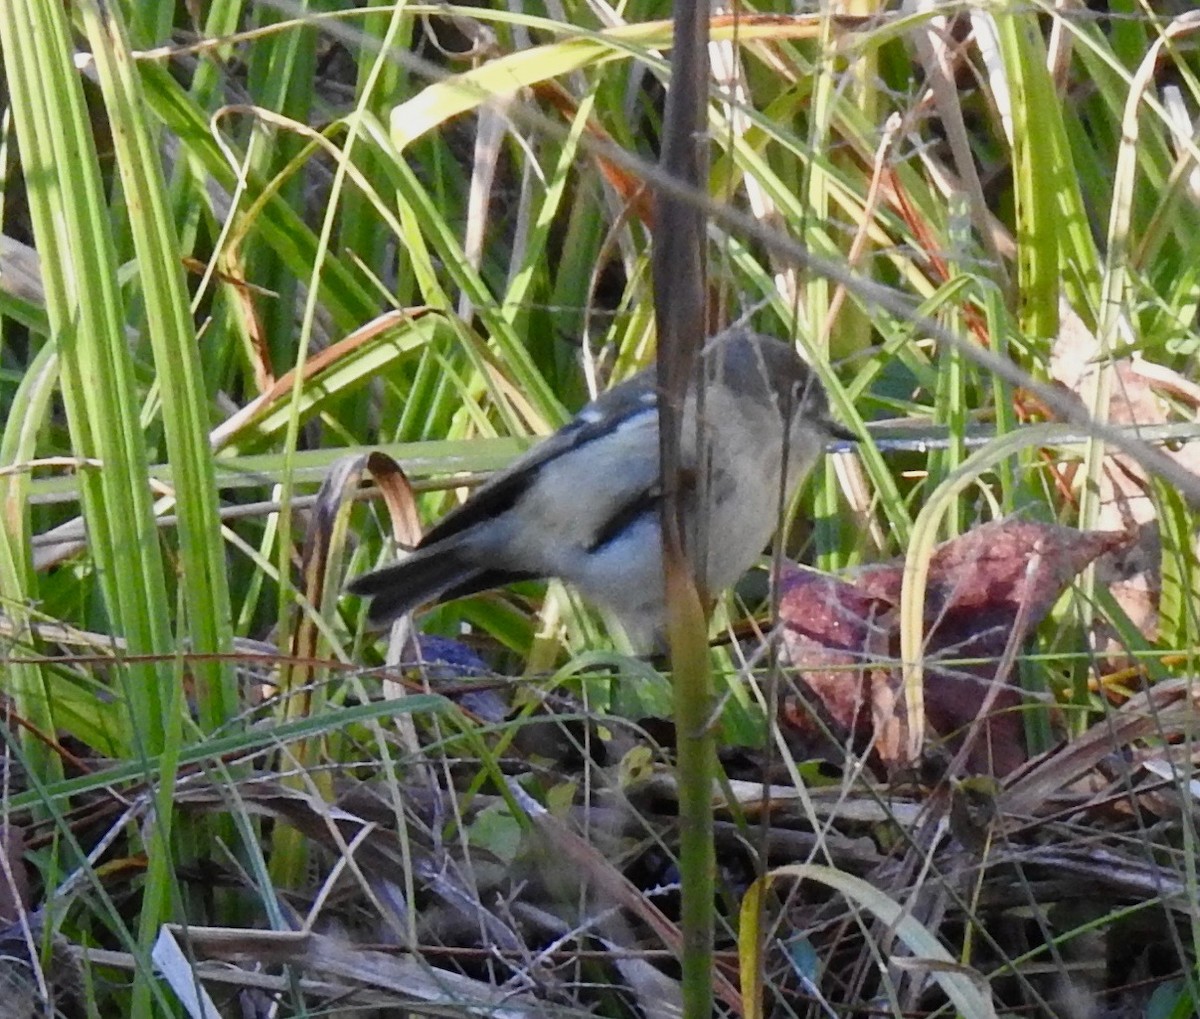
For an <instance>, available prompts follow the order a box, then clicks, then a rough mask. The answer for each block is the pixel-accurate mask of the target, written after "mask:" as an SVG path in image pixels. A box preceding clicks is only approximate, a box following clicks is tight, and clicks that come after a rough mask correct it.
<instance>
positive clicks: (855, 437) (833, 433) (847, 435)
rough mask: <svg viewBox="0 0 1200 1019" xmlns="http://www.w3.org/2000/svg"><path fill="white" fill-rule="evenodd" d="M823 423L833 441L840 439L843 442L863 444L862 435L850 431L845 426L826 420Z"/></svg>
mask: <svg viewBox="0 0 1200 1019" xmlns="http://www.w3.org/2000/svg"><path fill="white" fill-rule="evenodd" d="M822 423H823V424H824V426H825V431H826V432H828V433H829V437H830V438H832V439H839V440H841V441H842V442H862V436H861V435H859V434H858V433H857V432H852V431H850V429H849V428H846V427H845V426H844V425H839V424H838V423H837V422H836V421H830V420H828V419H826V420H825V421H824V422H822Z"/></svg>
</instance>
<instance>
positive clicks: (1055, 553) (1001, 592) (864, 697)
mask: <svg viewBox="0 0 1200 1019" xmlns="http://www.w3.org/2000/svg"><path fill="white" fill-rule="evenodd" d="M1128 540H1129V538H1128V536H1127V535H1125V534H1123V533H1114V532H1103V533H1090V534H1085V533H1081V532H1079V531H1075V530H1072V529H1070V528H1066V527H1060V526H1058V525H1055V524H1041V523H1038V522H1036V521H1030V520H1018V519H1008V520H1003V521H997V522H995V523H990V524H984V525H983V526H981V527H977V528H975V529H974V530H973V531H970V532H968V533H967V534H964V535H962V536H961V537H959V538H956V539H954V540H952V541H948V542H946V543H945V544H943V545H941V546H939V547H938V548H937V549H936V550H935V551H934V553H933V557H932V559H931V561H930V565H929V579H928V587H927V591H926V601H925V613H924V619H925V650H926V659H925V674H924V676H925V678H924V682H925V706H926V707H925V710H926V720H927V722H928V724H929V726H930V728H931V729H932V730H933V731H935V732H937V733H939V734H941V735H943V736H949V737H962V736H963V735H965V734H966V733H967V732H968V731H969V730H970V729H971V728H972V727H973V726H974V725H975V724H977V723H980V722H981V723H982V725H983V726H984V728H983V731H982V735H983V737H984V738H983V739H981V740H975V741H973V742H972V744H971V746H970V749H969V751H968V754H967V759H966V765H967V768H968V769H969V770H971V771H976V772H983V771H991V772H993V773H995V774H998V775H1003V774H1007V773H1008V772H1009V771H1011V770H1013V768H1015V767H1017V766H1018V765H1020V764H1021V763H1022V762H1023V761H1024V760H1025V746H1024V726H1023V723H1022V721H1021V716H1020V712H1019V710H1018V709H1019V707H1020V703H1021V699H1020V692H1019V691H1018V690H1017V688H1016V687H1015V686H1012V685H1011V682H1010V679H1011V677H1010V676H1008V675H1006V674H1005V675H999V676H998V675H997V667H998V666H999V665H1000V664H1001V663H1002V659H1003V657H1004V654H1005V650H1006V648H1008V647H1009V644H1010V641H1011V642H1013V646H1014V647H1016V648H1020V646H1021V645H1022V644H1023V643H1024V641H1025V639H1026V637H1027V636H1028V634H1029V633H1030V632H1031V631H1032V630H1033V629H1034V628H1036V627H1037V625H1038V624H1039V623H1040V622H1041V621H1042V619H1043V618H1045V616H1046V614H1047V613H1048V612H1049V611H1050V609H1051V607H1052V606H1053V605H1054V603H1055V601H1057V599H1058V598H1059V596H1060V595H1061V594H1062V592H1063V591H1064V590H1065V589H1066V587H1067V585H1068V584H1070V582H1071V580H1072V579H1073V578H1074V577H1075V575H1076V574H1078V573H1079V571H1080V570H1082V569H1083V568H1084V567H1085V566H1087V564H1088V563H1090V562H1091V561H1092V560H1094V559H1095V558H1097V557H1098V556H1100V555H1103V554H1104V553H1106V552H1110V551H1112V550H1114V549H1117V548H1120V547H1121V546H1123V545H1124V544H1126V543H1127V542H1128ZM903 581H904V561H903V560H902V559H897V560H893V561H892V562H890V563H883V564H880V565H878V566H872V567H869V568H868V569H866V570H864V571H862V572H861V573H860V574H859V575H858V576H857V577H856V578H854V579H853V580H835V579H832V578H824V577H819V576H818V575H816V574H811V573H807V572H801V571H799V570H794V571H790V572H789V573H788V574H787V575H786V576H785V577H784V579H783V596H782V599H781V603H780V617H781V619H782V621H783V624H784V648H785V650H786V653H787V655H788V656H789V658H790V660H791V663H792V664H793V666H794V667H795V668H796V671H797V676H798V677H799V678H800V679H801V680H802V683H803V685H804V686H805V687H807V688H808V690H809V691H810V692H811V695H812V698H810V699H815V701H816V703H817V705H818V709H819V715H820V716H821V717H822V718H824V720H825V721H827V722H831V723H833V725H834V726H835V727H836V729H838V730H840V731H841V732H843V733H847V734H850V735H852V736H853V737H855V738H856V741H857V742H858V743H859V744H860V745H861V744H862V743H863V742H865V741H866V740H867V739H873V740H874V749H875V751H876V753H877V754H878V755H879V757H880V759H881V760H882V761H883V762H884V763H885V764H890V763H894V762H895V760H896V756H895V754H894V751H895V750H897V749H898V740H897V732H898V729H899V728H900V727H902V726H903V718H902V715H901V714H900V713H901V712H902V711H903V698H902V697H901V696H900V695H899V690H900V670H899V667H898V658H899V648H900V635H899V629H898V626H897V619H896V614H895V612H894V611H893V609H894V607H895V606H897V605H899V602H900V591H901V587H902V585H903ZM962 659H978V660H979V661H977V662H964V661H957V660H962ZM997 679H998V680H999V681H1000V682H1002V683H1003V684H1004V685H1003V686H1002V687H1001V688H1000V689H999V690H998V691H996V692H995V693H994V694H992V695H991V699H990V703H987V702H985V698H988V696H989V694H988V691H989V689H990V687H991V685H992V683H993V681H995V680H997ZM985 707H986V708H987V711H986V715H987V717H986V718H983V719H981V718H980V716H981V714H982V713H983V709H984V708H985ZM789 710H791V713H792V718H791V719H789V720H792V721H793V724H794V726H796V727H798V728H799V729H800V730H801V731H802V732H809V731H810V730H811V728H812V726H811V722H806V721H803V720H802V719H801V718H799V717H796V716H797V713H796V711H795V705H794V703H793V704H790V705H789ZM955 742H956V743H957V742H960V740H959V739H956V740H955Z"/></svg>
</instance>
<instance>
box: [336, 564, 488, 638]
mask: <svg viewBox="0 0 1200 1019" xmlns="http://www.w3.org/2000/svg"><path fill="white" fill-rule="evenodd" d="M483 572H484V571H483V570H481V569H480V568H479V567H478V566H477V565H475V564H474V563H472V562H469V561H468V560H467V558H466V557H465V556H464V555H463V552H462V550H461V549H459V548H457V547H456V546H455V545H440V546H439V545H433V546H430V547H429V548H426V549H421V550H419V551H417V552H413V553H412V554H411V555H409V556H406V557H405V558H404V559H401V560H400V561H399V562H398V563H393V564H392V565H391V566H385V567H383V569H380V570H375V571H374V572H372V573H364V574H363V575H362V576H361V577H355V578H354V579H353V580H352V581H350V583H349V584H347V585H346V590H348V591H349V592H350V593H351V594H357V595H360V596H362V597H364V598H370V599H371V604H370V606H369V607H368V609H367V623H368V625H370V626H386V625H387V624H388V623H390V622H392V621H393V620H394V619H398V618H399V617H400V616H402V615H404V614H405V613H406V612H411V611H412V610H413V609H416V608H419V607H420V606H421V605H424V604H426V603H428V602H434V601H438V600H440V599H442V598H444V597H447V596H451V597H455V596H458V595H459V594H463V593H467V592H469V591H472V590H477V589H478V586H477V585H478V581H479V578H480V577H481V576H482V575H483Z"/></svg>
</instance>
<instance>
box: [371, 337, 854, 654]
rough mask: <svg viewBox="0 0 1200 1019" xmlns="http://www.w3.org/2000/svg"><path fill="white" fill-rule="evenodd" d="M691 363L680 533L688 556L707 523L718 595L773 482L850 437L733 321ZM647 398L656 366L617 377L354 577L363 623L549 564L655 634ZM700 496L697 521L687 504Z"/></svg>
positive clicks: (754, 537) (798, 370)
mask: <svg viewBox="0 0 1200 1019" xmlns="http://www.w3.org/2000/svg"><path fill="white" fill-rule="evenodd" d="M701 365H702V370H703V372H704V378H705V389H704V400H703V408H704V411H703V429H704V431H703V434H704V439H705V460H706V463H705V464H701V463H700V462H699V453H698V449H697V446H698V442H697V439H698V437H699V434H700V430H699V428H698V427H697V400H696V391H695V390H696V387H695V386H694V385H693V387H692V389H691V390H690V391H689V393H688V394H687V398H686V402H685V404H684V409H683V422H682V427H681V443H680V446H681V449H680V455H681V462H682V465H683V468H684V476H685V479H690V482H689V483H688V484H686V486H685V490H684V493H683V499H684V505H685V533H684V541H685V543H686V545H687V548H688V549H689V555H690V556H691V557H692V560H693V562H694V561H696V559H697V556H696V554H695V552H694V551H692V550H693V549H694V548H695V545H696V536H697V534H698V533H699V534H701V535H707V541H706V545H707V548H706V549H705V551H704V554H703V555H702V556H701V557H700V558H701V559H702V560H703V562H704V569H703V571H702V572H701V573H700V580H701V581H702V583H703V585H704V588H705V589H706V590H707V591H709V592H710V593H712V594H713V595H716V594H718V593H720V592H721V591H723V590H725V588H727V587H729V586H730V585H732V584H733V583H734V582H735V581H736V580H737V579H738V578H739V577H740V576H741V575H742V574H743V573H744V572H745V571H746V570H747V569H749V567H750V566H751V565H753V563H754V561H755V559H756V558H757V557H758V556H759V555H760V554H761V553H762V551H763V549H764V548H765V547H766V545H767V543H768V542H769V541H770V539H771V535H772V534H773V533H774V531H775V527H776V524H777V521H778V516H779V506H780V497H781V490H782V497H783V500H784V502H785V503H786V501H787V500H789V499H790V498H791V496H792V495H793V494H794V493H795V491H796V489H797V488H798V487H799V486H800V484H801V482H802V481H803V480H804V478H805V476H806V475H807V474H808V472H809V470H811V468H812V466H813V465H814V464H815V463H816V462H817V459H818V458H819V457H820V455H821V453H822V451H823V450H824V448H825V446H826V444H827V443H828V442H829V441H830V440H831V439H834V438H840V439H847V440H850V441H853V440H854V439H855V438H856V436H854V435H853V433H851V432H848V431H846V430H845V429H843V428H841V427H839V426H838V425H836V424H835V423H834V422H832V421H831V420H830V418H829V404H828V400H827V398H826V395H825V391H824V389H823V388H822V386H821V384H820V382H819V381H818V380H817V378H816V377H815V376H814V375H812V374H811V373H810V371H809V370H808V368H807V367H806V366H805V364H804V362H803V361H801V360H800V358H799V356H798V355H797V354H796V352H795V350H793V349H792V348H791V347H790V346H788V345H787V344H785V343H781V342H780V341H779V340H774V339H770V338H768V337H765V336H759V335H756V334H755V333H752V332H749V331H747V330H745V329H740V328H735V329H730V330H728V331H726V332H724V333H722V334H720V335H719V336H717V337H715V338H713V339H712V340H710V341H709V343H708V344H707V345H706V347H705V349H704V351H703V353H702V355H701ZM658 399H659V397H658V390H657V380H656V375H655V371H654V369H653V368H650V369H647V370H645V371H643V372H640V373H639V374H637V375H635V376H634V377H633V378H631V379H629V380H628V381H627V382H624V383H622V384H621V385H619V386H616V387H615V388H613V389H611V390H610V391H609V392H607V393H605V394H604V395H602V396H600V397H599V398H598V399H596V400H594V401H593V402H592V403H589V404H588V405H587V406H586V407H584V408H583V410H581V411H580V412H579V413H578V414H577V415H576V416H575V418H574V419H573V420H571V421H570V422H569V423H568V424H566V425H565V426H564V427H563V428H561V429H560V430H559V431H558V432H556V433H555V434H554V435H552V436H551V437H550V438H548V439H546V440H545V441H544V442H542V443H540V444H539V445H537V446H535V447H534V448H533V449H531V450H529V451H528V452H527V453H525V454H524V455H522V456H520V457H518V458H517V459H516V460H515V461H514V462H513V463H512V464H511V465H510V466H509V467H508V468H507V469H505V470H503V471H501V472H500V473H499V474H497V475H496V476H495V477H493V478H491V479H490V480H489V481H488V482H487V483H486V484H484V485H482V486H481V487H480V488H479V489H478V490H476V491H475V492H474V493H473V494H472V495H471V496H470V498H468V499H467V501H466V502H464V503H463V504H462V505H461V506H459V507H458V508H457V509H454V510H451V511H450V512H449V513H448V514H446V516H444V517H443V518H442V519H441V521H440V522H439V523H438V524H437V525H436V526H434V527H433V529H432V530H430V531H429V533H428V534H426V535H425V537H424V538H423V539H422V540H421V542H420V544H419V545H417V547H416V548H415V549H414V550H413V551H412V553H411V554H409V555H407V556H405V557H404V558H403V559H401V560H400V561H399V562H396V563H394V564H392V565H391V566H385V567H384V568H383V569H380V570H376V571H375V572H374V573H368V574H365V575H363V576H361V577H358V578H356V579H355V580H353V581H352V582H351V583H350V585H349V590H350V591H351V593H353V594H358V595H363V596H366V597H370V598H371V599H372V601H371V605H370V609H369V611H368V621H369V622H370V623H371V624H375V625H381V624H384V623H387V622H390V621H391V620H393V619H395V618H397V617H398V616H400V615H402V614H404V613H405V612H408V611H410V610H412V609H415V608H417V607H418V606H420V605H423V604H425V603H427V602H433V601H447V600H450V599H453V598H461V597H463V596H465V595H471V594H478V593H479V592H481V591H487V590H490V589H491V588H495V587H502V586H504V585H505V584H510V583H513V582H514V581H518V580H529V579H534V578H544V577H559V578H561V579H563V580H565V581H568V582H569V583H571V584H573V585H575V587H577V588H578V589H579V591H580V592H581V593H582V594H583V595H584V596H585V597H587V598H589V599H590V600H592V601H594V602H596V603H598V604H600V605H604V606H607V607H608V608H610V609H612V610H613V612H615V613H616V615H617V616H618V617H619V619H620V621H621V623H622V624H623V625H624V627H625V630H626V632H627V634H628V636H629V638H630V641H631V642H632V643H633V645H634V646H635V647H637V648H640V649H649V648H652V647H655V646H661V644H662V639H663V635H664V632H665V622H666V606H665V603H664V602H665V595H664V592H663V572H662V571H663V565H662V535H661V531H660V527H659V504H660V501H661V498H662V488H661V484H660V479H659V447H658ZM785 462H786V467H787V469H786V472H785V471H784V464H785ZM701 469H705V470H706V472H707V473H706V478H705V483H700V481H699V480H698V479H699V478H700V471H701ZM702 493H703V496H702ZM702 497H703V498H706V499H707V504H708V510H707V514H705V517H706V519H701V518H699V517H698V514H697V513H696V509H697V505H696V503H697V501H698V500H699V499H700V498H702Z"/></svg>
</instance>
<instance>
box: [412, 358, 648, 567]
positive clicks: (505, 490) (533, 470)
mask: <svg viewBox="0 0 1200 1019" xmlns="http://www.w3.org/2000/svg"><path fill="white" fill-rule="evenodd" d="M657 412H658V405H657V388H656V381H655V375H654V371H653V369H650V370H648V371H645V372H642V373H641V374H639V375H637V376H635V377H634V378H632V379H630V380H629V381H627V382H624V383H622V384H621V385H619V386H616V387H614V388H613V389H610V390H609V391H608V392H607V393H604V394H602V395H601V396H599V397H597V398H596V399H595V400H593V401H592V402H591V403H589V404H588V405H587V406H586V407H584V408H583V409H582V410H581V411H580V412H579V413H578V414H577V415H575V417H574V418H572V419H571V420H570V421H569V422H568V423H567V424H566V425H564V426H563V427H562V428H560V429H559V430H558V431H557V432H555V433H554V434H553V435H551V436H550V437H549V438H548V439H545V440H544V441H542V442H540V443H538V445H536V446H535V447H534V448H533V449H531V450H529V451H528V452H526V453H524V454H522V455H521V456H519V457H518V458H517V459H516V460H514V461H513V462H512V463H511V464H510V465H509V466H508V467H506V468H505V469H504V470H503V471H501V472H500V473H499V474H497V475H495V476H494V477H492V478H491V479H489V480H488V481H487V482H486V483H485V484H483V485H481V486H480V487H479V488H478V489H476V491H475V492H474V493H473V494H472V495H471V496H470V498H468V499H467V501H466V502H464V503H463V504H462V505H461V506H459V507H457V508H456V509H453V510H451V511H450V512H449V513H447V514H446V515H445V516H444V517H442V519H441V520H439V521H438V522H437V524H435V525H434V526H433V527H432V528H431V529H430V530H429V531H428V532H427V533H426V535H425V537H424V538H422V539H421V543H420V545H419V546H418V548H428V547H429V546H430V545H433V544H436V543H437V542H440V541H444V540H445V539H447V538H450V537H453V536H454V535H456V534H460V533H461V532H463V531H465V530H467V529H468V528H471V527H473V526H474V525H475V524H477V523H479V522H480V521H482V520H488V519H492V518H494V517H497V516H499V515H500V514H502V513H504V512H506V511H507V510H509V509H511V508H512V507H513V506H514V505H515V504H516V502H517V501H518V500H519V499H520V498H521V496H522V495H524V494H525V493H526V492H527V491H529V489H530V488H531V487H532V486H533V485H534V484H535V483H536V482H537V480H538V478H539V476H540V475H541V473H542V471H543V470H544V469H546V467H547V466H548V465H550V464H552V463H554V461H556V460H558V459H559V457H561V456H563V454H565V453H569V452H571V451H572V450H577V449H579V448H580V447H582V446H585V445H587V444H588V443H592V442H598V441H603V440H605V439H610V440H611V439H615V438H616V437H617V435H618V434H619V433H622V432H624V433H628V432H629V428H628V426H629V425H631V424H634V423H635V420H634V419H637V418H639V417H641V416H646V417H647V418H648V417H649V416H650V415H656V414H657ZM647 424H649V421H647ZM655 428H657V424H656V423H655ZM638 430H640V429H638ZM654 456H655V457H656V458H657V448H655V450H654Z"/></svg>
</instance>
